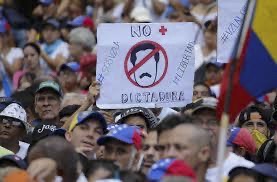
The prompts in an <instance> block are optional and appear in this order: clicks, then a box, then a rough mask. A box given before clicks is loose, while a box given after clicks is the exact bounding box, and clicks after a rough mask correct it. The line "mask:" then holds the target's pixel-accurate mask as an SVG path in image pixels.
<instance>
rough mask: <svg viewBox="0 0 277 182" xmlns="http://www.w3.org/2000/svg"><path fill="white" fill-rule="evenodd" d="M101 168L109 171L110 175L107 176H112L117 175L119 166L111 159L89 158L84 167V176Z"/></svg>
mask: <svg viewBox="0 0 277 182" xmlns="http://www.w3.org/2000/svg"><path fill="white" fill-rule="evenodd" d="M101 168H103V169H105V170H107V171H109V172H110V173H111V176H108V178H114V177H115V176H118V174H117V172H119V167H118V166H117V165H115V164H114V163H113V162H112V161H110V160H105V159H98V160H90V161H89V162H88V163H87V166H86V168H85V169H84V173H85V176H86V177H87V178H89V176H90V175H92V174H93V173H94V172H95V171H97V170H98V169H101Z"/></svg>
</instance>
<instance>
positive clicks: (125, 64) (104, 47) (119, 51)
mask: <svg viewBox="0 0 277 182" xmlns="http://www.w3.org/2000/svg"><path fill="white" fill-rule="evenodd" d="M196 32H197V26H196V25H195V24H193V23H163V24H158V23H157V24H155V23H149V24H148V23H147V24H100V25H99V27H98V30H97V40H98V44H97V46H98V47H97V69H96V70H97V71H96V72H97V73H96V78H97V81H98V82H99V83H100V84H101V88H100V97H99V99H98V100H97V106H98V107H100V108H107V109H108V108H109V109H115V108H128V107H135V106H142V107H148V108H154V107H181V106H185V105H186V104H187V103H189V102H191V98H192V89H193V88H192V87H193V80H194V38H195V34H196Z"/></svg>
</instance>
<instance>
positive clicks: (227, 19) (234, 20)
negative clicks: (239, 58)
mask: <svg viewBox="0 0 277 182" xmlns="http://www.w3.org/2000/svg"><path fill="white" fill-rule="evenodd" d="M246 4H247V0H232V1H230V0H218V32H217V62H220V63H227V62H229V61H230V58H231V55H232V51H233V50H234V49H233V48H234V46H235V43H236V39H237V38H238V36H239V32H240V28H241V25H242V23H243V18H244V15H245V9H246Z"/></svg>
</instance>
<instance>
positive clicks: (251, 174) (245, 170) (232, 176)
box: [228, 167, 257, 182]
mask: <svg viewBox="0 0 277 182" xmlns="http://www.w3.org/2000/svg"><path fill="white" fill-rule="evenodd" d="M239 175H245V176H249V177H252V178H254V179H255V180H256V181H257V174H256V173H255V172H254V171H253V170H251V169H248V168H245V167H237V168H235V169H233V170H231V171H230V173H229V179H228V182H232V181H233V180H234V179H235V177H237V176H239Z"/></svg>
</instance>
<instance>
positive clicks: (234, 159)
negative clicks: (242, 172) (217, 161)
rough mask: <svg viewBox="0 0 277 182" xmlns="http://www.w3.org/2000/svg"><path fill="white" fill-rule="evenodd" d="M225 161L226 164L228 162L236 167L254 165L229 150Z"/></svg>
mask: <svg viewBox="0 0 277 182" xmlns="http://www.w3.org/2000/svg"><path fill="white" fill-rule="evenodd" d="M225 162H226V163H227V165H228V164H230V165H233V166H234V167H237V166H242V167H253V166H254V165H255V164H254V163H253V162H251V161H249V160H246V159H245V158H243V157H241V156H238V155H236V154H235V153H233V152H230V154H229V156H228V158H227V160H226V161H225Z"/></svg>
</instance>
